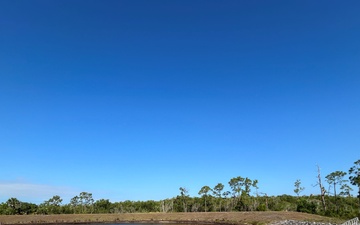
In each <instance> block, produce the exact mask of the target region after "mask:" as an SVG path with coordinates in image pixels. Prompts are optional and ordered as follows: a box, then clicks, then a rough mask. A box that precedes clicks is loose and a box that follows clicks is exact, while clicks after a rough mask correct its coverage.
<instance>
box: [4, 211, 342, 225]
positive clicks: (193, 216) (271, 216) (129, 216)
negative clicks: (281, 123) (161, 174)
mask: <svg viewBox="0 0 360 225" xmlns="http://www.w3.org/2000/svg"><path fill="white" fill-rule="evenodd" d="M282 220H297V221H311V222H324V223H337V224H339V223H341V222H343V221H341V220H339V219H335V218H329V217H323V216H319V215H313V214H306V213H298V212H209V213H204V212H202V213H200V212H199V213H123V214H60V215H0V224H2V225H3V224H34V223H110V222H112V223H135V222H143V223H172V222H173V223H214V224H238V225H246V224H250V225H261V224H269V223H273V222H277V221H282Z"/></svg>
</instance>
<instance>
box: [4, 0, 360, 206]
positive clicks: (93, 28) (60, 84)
mask: <svg viewBox="0 0 360 225" xmlns="http://www.w3.org/2000/svg"><path fill="white" fill-rule="evenodd" d="M359 7H360V2H359V1H346V2H344V1H306V0H305V1H304V0H301V1H211V0H210V1H200V0H196V1H141V0H137V1H92V0H90V1H88V0H87V1H84V0H79V1H17V0H11V1H10V0H9V1H1V2H0V103H1V104H0V153H1V159H2V162H1V164H2V169H1V170H0V201H6V200H7V199H8V198H10V197H17V198H19V200H23V201H31V202H35V203H41V202H43V201H44V200H47V199H49V198H50V197H52V196H53V195H55V194H58V195H60V196H61V197H63V198H64V201H65V202H66V201H68V200H69V199H70V198H71V197H73V196H75V195H77V194H79V193H80V192H82V191H87V192H92V193H93V195H94V198H95V199H99V198H106V199H110V200H111V201H122V200H151V199H154V200H159V199H164V198H170V197H174V196H176V195H178V194H179V187H181V186H185V187H187V188H188V189H189V190H190V195H192V196H196V195H197V193H198V191H199V190H200V188H201V187H202V186H204V185H209V186H211V187H214V186H215V185H216V184H217V183H218V182H222V183H224V184H227V182H228V181H229V180H230V179H231V178H232V177H236V176H243V177H249V178H251V179H258V180H259V188H260V189H259V191H260V192H263V193H267V194H268V195H278V194H294V193H293V189H294V182H295V180H297V179H301V180H302V182H303V186H304V187H305V191H304V194H317V193H318V190H317V187H312V185H314V184H316V175H317V174H316V171H317V169H316V165H317V164H318V165H320V167H321V168H322V173H323V177H325V175H327V174H329V173H330V172H333V171H336V170H343V171H347V170H348V169H349V168H350V167H351V166H352V164H353V162H354V161H356V160H358V159H359V158H360V154H359V153H360V151H359V146H360V138H359V134H360V88H359V87H360V16H359V12H358V9H359Z"/></svg>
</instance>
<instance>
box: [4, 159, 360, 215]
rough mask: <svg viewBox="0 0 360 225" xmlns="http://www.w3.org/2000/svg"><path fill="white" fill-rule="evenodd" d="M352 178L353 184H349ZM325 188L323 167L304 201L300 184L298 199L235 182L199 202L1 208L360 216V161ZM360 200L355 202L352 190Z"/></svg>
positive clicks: (79, 201) (77, 199) (185, 193)
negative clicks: (316, 187)
mask: <svg viewBox="0 0 360 225" xmlns="http://www.w3.org/2000/svg"><path fill="white" fill-rule="evenodd" d="M347 178H348V179H347ZM325 181H326V183H327V184H328V187H327V188H325V186H324V182H323V180H322V176H321V173H320V168H319V167H318V175H317V185H318V186H319V193H318V194H314V195H310V196H302V195H301V192H302V191H304V189H305V187H303V186H302V185H301V180H300V179H298V180H296V181H295V183H294V194H295V195H294V196H291V195H280V196H268V195H267V194H266V193H262V192H259V188H258V183H259V182H258V180H256V179H250V178H248V177H241V176H238V177H234V178H231V179H230V180H229V182H228V187H227V189H225V185H224V184H222V183H218V184H216V185H215V186H214V187H210V186H208V185H205V186H203V187H201V188H200V190H199V191H198V195H199V196H197V197H191V196H189V190H188V189H187V188H186V187H180V188H179V194H178V195H177V196H176V197H173V198H169V199H164V200H160V201H153V200H149V201H129V200H127V201H122V202H110V200H109V199H99V200H96V201H95V200H94V199H93V196H92V194H91V193H89V192H81V193H80V194H79V195H77V196H74V197H73V198H71V200H70V202H69V203H67V204H63V200H62V198H61V197H60V196H58V195H55V196H53V197H51V198H50V199H49V200H46V201H44V202H43V203H41V204H38V205H37V204H33V203H29V202H22V201H20V200H18V199H17V198H13V197H12V198H10V199H8V200H7V201H6V202H3V203H1V204H0V214H5V215H21V214H82V213H134V212H164V213H166V212H229V211H267V210H271V211H297V212H306V213H313V214H319V215H326V216H334V217H340V218H345V219H348V218H353V217H356V216H360V160H358V161H356V162H355V163H354V165H353V166H352V167H351V168H350V169H349V171H348V173H347V172H344V171H334V172H332V173H330V174H328V175H326V176H325ZM351 185H352V186H355V187H356V188H357V189H358V195H357V196H352V194H351V193H352V191H353V189H352V186H351Z"/></svg>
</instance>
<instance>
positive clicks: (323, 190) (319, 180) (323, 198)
mask: <svg viewBox="0 0 360 225" xmlns="http://www.w3.org/2000/svg"><path fill="white" fill-rule="evenodd" d="M317 169H318V175H317V178H318V182H317V184H316V185H319V187H320V196H321V204H322V206H323V209H324V212H325V211H326V202H325V194H326V190H325V188H324V186H323V185H322V182H321V173H320V167H319V165H317ZM316 185H315V186H316Z"/></svg>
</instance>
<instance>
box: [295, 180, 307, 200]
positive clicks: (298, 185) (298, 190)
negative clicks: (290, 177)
mask: <svg viewBox="0 0 360 225" xmlns="http://www.w3.org/2000/svg"><path fill="white" fill-rule="evenodd" d="M294 186H295V189H294V192H295V194H296V195H297V196H298V197H299V196H300V193H301V192H302V191H303V190H304V189H305V188H304V187H301V180H296V181H295V184H294Z"/></svg>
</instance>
